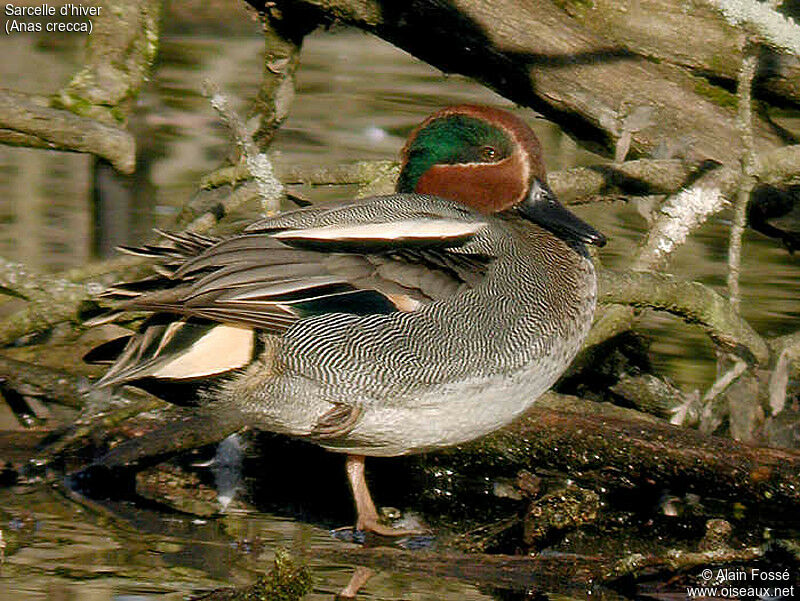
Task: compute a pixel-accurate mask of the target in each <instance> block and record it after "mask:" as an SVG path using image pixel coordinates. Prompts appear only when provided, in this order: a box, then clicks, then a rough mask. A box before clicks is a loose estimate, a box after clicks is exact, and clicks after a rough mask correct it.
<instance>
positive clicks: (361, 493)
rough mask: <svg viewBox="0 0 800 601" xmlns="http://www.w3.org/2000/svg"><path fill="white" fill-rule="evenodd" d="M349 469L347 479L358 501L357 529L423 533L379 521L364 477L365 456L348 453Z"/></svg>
mask: <svg viewBox="0 0 800 601" xmlns="http://www.w3.org/2000/svg"><path fill="white" fill-rule="evenodd" d="M345 469H346V470H347V480H348V481H349V482H350V490H352V491H353V499H354V500H355V502H356V514H357V516H358V517H357V519H356V530H363V531H365V532H373V533H375V534H378V535H380V536H409V535H412V534H423V533H424V530H401V529H395V528H391V527H390V526H384V525H383V524H381V523H379V519H378V518H379V516H378V510H377V509H375V503H373V502H372V497H371V496H370V494H369V489H368V488H367V481H366V479H365V478H364V456H363V455H348V456H347V460H346V462H345Z"/></svg>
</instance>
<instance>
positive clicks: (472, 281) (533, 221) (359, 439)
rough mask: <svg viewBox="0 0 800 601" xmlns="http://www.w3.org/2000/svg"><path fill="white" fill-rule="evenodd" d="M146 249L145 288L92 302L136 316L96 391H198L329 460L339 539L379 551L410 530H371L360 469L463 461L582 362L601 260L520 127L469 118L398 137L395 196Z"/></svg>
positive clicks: (476, 110)
mask: <svg viewBox="0 0 800 601" xmlns="http://www.w3.org/2000/svg"><path fill="white" fill-rule="evenodd" d="M162 234H163V235H164V236H166V238H167V239H168V243H166V244H164V245H162V246H155V245H153V246H149V247H145V248H143V249H134V251H135V252H139V253H140V254H146V255H148V256H151V257H155V258H157V259H158V261H157V263H156V273H155V274H154V275H151V276H149V277H148V278H145V280H140V281H138V282H132V283H128V284H119V285H116V286H114V287H113V288H111V289H110V290H109V291H108V293H107V296H109V297H110V298H115V299H116V300H117V301H118V302H119V303H120V305H119V308H120V309H121V310H123V311H145V312H147V314H148V315H149V317H148V318H147V319H146V321H145V322H144V323H143V325H142V326H141V328H140V330H139V331H138V333H136V334H134V335H132V336H130V337H129V338H128V339H127V341H126V343H125V345H124V348H123V349H122V351H121V353H120V354H119V355H118V357H116V359H115V361H114V362H113V364H112V365H111V367H110V368H109V369H108V371H107V372H106V373H105V375H104V376H102V378H100V380H99V381H98V382H97V383H96V386H97V387H112V386H119V385H122V384H137V383H138V384H142V383H145V382H149V383H152V382H166V383H181V382H183V383H192V384H196V385H197V386H196V388H195V390H196V397H197V398H196V403H197V404H198V405H200V406H202V407H204V408H206V409H207V410H209V411H212V412H227V414H236V415H237V416H239V418H240V419H241V423H246V424H247V425H248V426H249V427H252V428H255V429H260V430H267V431H271V432H276V433H281V434H285V435H288V436H292V437H296V438H300V439H304V440H307V441H311V442H313V443H316V444H317V445H320V446H322V447H323V448H325V449H327V450H329V451H332V452H336V453H342V454H344V455H345V456H346V459H345V472H346V475H347V479H348V482H349V485H350V489H351V492H352V496H353V500H354V504H355V511H356V522H355V528H356V529H357V530H359V531H364V532H367V533H373V534H375V535H379V536H398V535H406V534H408V533H409V532H408V531H406V530H401V529H396V528H392V527H391V526H389V525H385V524H383V523H382V522H381V520H380V517H379V513H378V511H377V509H376V505H375V503H374V501H373V499H372V497H371V494H370V492H369V488H368V485H367V482H366V476H365V458H366V457H391V456H398V455H405V454H411V453H425V452H430V451H435V450H437V449H442V448H445V447H450V446H454V445H459V444H462V443H465V442H468V441H471V440H474V439H477V438H479V437H481V436H484V435H487V434H489V433H491V432H493V431H495V430H497V429H499V428H502V427H503V426H505V425H507V424H509V423H510V422H511V421H513V420H514V419H515V418H517V417H518V416H520V415H521V414H522V413H524V412H525V411H526V409H528V408H529V407H530V406H531V405H532V404H533V403H534V402H535V401H536V399H537V398H538V397H539V396H541V395H542V394H543V393H544V392H545V391H547V390H548V389H549V388H550V387H551V386H553V384H554V383H555V382H556V380H557V379H558V378H559V376H560V375H561V374H562V373H563V372H564V371H565V370H566V368H567V367H568V365H569V364H570V362H571V361H572V359H573V358H574V357H575V355H576V354H577V352H578V351H579V349H580V348H581V345H582V344H583V341H584V339H585V337H586V335H587V333H588V331H589V328H590V326H591V323H592V319H593V314H594V310H595V302H596V297H597V280H596V275H595V269H594V267H593V264H592V260H591V258H590V254H589V252H588V250H587V245H596V246H602V245H604V244H605V242H606V239H605V237H604V236H603V234H602V233H600V232H599V231H598V230H596V229H595V228H594V227H592V226H591V225H590V224H588V223H586V222H585V221H583V220H582V219H580V218H579V217H578V216H576V215H575V214H574V213H572V212H570V211H569V210H567V209H566V208H565V207H564V206H563V205H562V204H561V203H560V202H559V201H558V199H557V198H556V196H555V194H554V193H553V191H552V190H551V189H550V187H549V186H548V185H547V178H546V172H545V167H544V162H543V151H542V146H541V143H540V142H539V140H538V138H537V137H536V135H535V134H534V132H533V130H532V129H531V128H530V127H529V126H528V125H527V124H526V123H525V121H523V120H522V119H521V118H519V117H517V116H515V115H514V114H512V113H510V112H508V111H505V110H502V109H498V108H493V107H488V106H479V105H458V106H452V107H448V108H444V109H442V110H439V111H437V112H435V113H433V114H432V115H430V116H429V117H427V118H426V119H425V120H424V121H423V122H422V123H420V124H419V125H418V126H417V127H416V128H415V129H414V130H413V131H412V132H411V134H410V136H409V138H408V140H407V141H406V143H405V145H404V147H403V149H402V152H401V169H400V175H399V178H398V181H397V186H396V192H395V193H394V194H388V195H383V196H374V197H370V198H364V199H359V200H346V201H342V202H332V203H325V204H320V205H312V206H307V207H302V208H299V209H297V210H291V211H288V212H285V213H282V214H279V215H277V216H272V217H266V218H263V219H259V220H257V221H255V222H254V223H251V224H250V225H248V226H247V227H245V228H244V230H243V231H241V233H239V234H237V235H234V236H231V237H228V238H224V239H218V238H213V237H208V236H201V235H198V234H193V233H190V232H188V233H182V234H169V233H163V232H162ZM129 250H132V249H129ZM167 400H169V399H167Z"/></svg>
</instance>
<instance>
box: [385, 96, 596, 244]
mask: <svg viewBox="0 0 800 601" xmlns="http://www.w3.org/2000/svg"><path fill="white" fill-rule="evenodd" d="M401 159H402V165H401V171H400V177H399V179H398V182H397V191H398V192H418V193H420V194H433V195H436V196H442V197H444V198H449V199H451V200H456V201H458V202H460V203H462V204H465V205H467V206H469V207H471V208H473V209H475V210H477V211H479V212H481V213H485V214H490V213H500V212H504V211H515V212H517V213H518V214H520V215H521V216H523V217H525V218H526V219H529V220H530V221H533V222H534V223H537V224H538V225H540V226H542V227H543V228H545V229H547V230H549V231H551V232H552V233H554V234H556V235H557V236H559V237H561V238H563V239H565V240H567V241H578V242H583V243H588V244H595V245H597V246H603V245H604V244H605V242H606V239H605V236H603V234H601V233H600V232H598V231H597V230H596V229H594V228H593V227H592V226H591V225H589V224H588V223H586V222H585V221H583V220H582V219H580V218H578V217H577V216H576V215H574V214H573V213H571V212H570V211H568V210H567V209H565V208H564V206H563V205H562V204H561V203H560V202H559V201H558V199H557V198H556V196H555V194H553V192H552V190H550V188H549V186H548V185H547V177H546V173H545V168H544V163H543V161H542V146H541V144H540V143H539V139H538V138H537V137H536V134H534V133H533V130H531V128H530V127H528V125H527V124H526V123H525V122H524V121H522V120H521V119H519V118H518V117H516V116H515V115H512V114H511V113H508V112H506V111H503V110H500V109H496V108H491V107H487V106H476V105H459V106H453V107H449V108H445V109H442V110H440V111H438V112H436V113H434V114H432V115H431V116H430V117H428V118H427V119H425V120H424V121H423V122H422V123H421V124H420V125H419V126H417V128H416V129H415V130H414V131H413V132H411V135H410V137H409V139H408V141H407V142H406V145H405V146H404V147H403V150H402V154H401Z"/></svg>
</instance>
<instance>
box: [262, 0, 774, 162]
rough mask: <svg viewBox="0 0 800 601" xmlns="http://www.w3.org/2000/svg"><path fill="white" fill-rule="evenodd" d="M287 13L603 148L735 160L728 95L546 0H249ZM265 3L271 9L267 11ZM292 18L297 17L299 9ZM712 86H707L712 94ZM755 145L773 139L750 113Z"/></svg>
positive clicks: (737, 145) (737, 138)
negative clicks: (476, 84) (457, 80)
mask: <svg viewBox="0 0 800 601" xmlns="http://www.w3.org/2000/svg"><path fill="white" fill-rule="evenodd" d="M251 4H253V5H254V6H255V7H256V8H259V9H261V10H263V9H264V8H265V4H268V5H269V6H270V7H274V8H277V9H278V10H280V11H281V12H282V13H283V14H285V15H287V16H291V15H292V14H297V13H298V12H301V11H302V14H303V15H307V14H308V13H307V11H308V10H309V9H316V11H317V15H316V16H315V18H317V19H319V20H320V21H323V22H336V23H344V24H348V25H353V26H356V27H359V28H361V29H364V30H366V31H369V32H372V33H375V34H377V35H379V36H381V37H383V38H384V39H386V40H388V41H390V42H392V43H393V44H395V45H397V46H399V47H400V48H403V49H404V50H406V51H408V52H410V53H412V54H414V55H415V56H418V57H419V58H421V59H422V60H425V61H426V62H428V63H430V64H431V65H433V66H435V67H437V68H439V69H442V70H443V71H446V72H458V73H462V74H465V75H468V76H470V77H474V78H475V79H477V80H478V81H481V82H483V83H485V84H486V85H488V86H489V87H492V88H493V89H495V90H497V91H498V92H499V93H501V94H503V95H504V96H506V97H508V98H510V99H512V100H514V101H515V102H519V103H521V104H525V105H528V106H532V107H533V108H535V109H537V110H540V111H541V112H542V113H544V114H545V115H546V116H548V117H549V118H552V119H553V120H555V121H557V122H558V123H559V124H560V125H562V126H563V127H565V128H566V129H568V130H570V131H572V132H573V133H574V134H576V135H578V136H579V137H583V138H584V139H589V140H594V141H595V142H596V141H597V140H598V139H599V140H601V141H602V142H604V143H605V145H606V149H607V150H609V149H610V148H612V147H614V146H616V145H617V144H618V143H623V144H627V141H626V140H627V139H628V138H629V139H630V144H631V149H632V150H633V151H634V153H636V154H640V155H653V154H656V153H661V152H667V153H670V154H673V155H674V154H684V155H686V156H688V157H690V158H695V159H715V160H718V161H720V162H729V163H730V162H734V161H736V160H737V159H738V157H739V156H740V154H741V141H740V135H739V132H738V131H737V129H736V125H735V120H734V111H733V108H732V107H733V106H734V105H735V98H734V97H733V96H732V95H731V94H729V93H727V92H725V91H724V90H722V89H721V88H716V87H714V86H710V88H711V89H710V90H703V89H702V87H701V86H699V85H698V80H697V78H695V77H693V76H692V75H690V74H689V73H687V72H686V71H684V70H682V69H680V68H677V67H673V66H669V65H666V64H654V63H652V62H650V61H648V60H646V59H644V58H642V57H640V56H637V55H635V54H633V53H631V52H630V51H628V50H626V49H625V48H623V47H621V46H620V45H618V44H615V43H613V42H609V41H608V40H606V39H604V38H601V37H599V36H597V35H595V34H593V33H591V32H589V31H588V30H586V29H585V28H583V27H581V26H580V25H579V24H578V23H577V22H575V21H574V20H573V19H571V18H570V17H569V16H568V15H567V14H566V13H565V12H564V11H563V10H561V9H560V8H558V7H557V6H556V5H555V4H553V3H550V2H537V3H536V4H530V3H528V2H524V1H522V0H501V1H499V2H498V1H490V0H458V1H456V2H452V3H441V2H435V1H434V0H415V1H414V2H407V3H400V4H398V3H389V2H381V1H380V0H367V1H366V2H362V1H356V0H279V1H276V2H270V3H264V2H260V1H255V0H251ZM274 8H273V9H274ZM298 18H301V17H300V16H298ZM712 92H713V93H712ZM755 138H756V147H757V149H759V150H764V149H767V148H772V147H775V146H777V145H779V144H780V140H779V138H778V136H777V135H776V134H775V133H773V131H772V130H771V127H770V126H769V125H768V124H767V123H765V122H764V121H763V120H761V121H760V120H756V124H755Z"/></svg>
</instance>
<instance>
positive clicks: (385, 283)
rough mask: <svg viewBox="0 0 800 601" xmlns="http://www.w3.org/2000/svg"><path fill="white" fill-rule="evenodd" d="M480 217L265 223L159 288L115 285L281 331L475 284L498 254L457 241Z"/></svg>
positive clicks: (410, 303) (147, 300) (163, 307)
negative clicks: (267, 226) (467, 248)
mask: <svg viewBox="0 0 800 601" xmlns="http://www.w3.org/2000/svg"><path fill="white" fill-rule="evenodd" d="M483 226H484V224H483V223H482V222H480V221H471V222H461V221H458V220H456V219H451V218H440V219H434V218H431V217H427V216H426V217H425V218H423V219H417V220H416V221H414V220H412V219H405V220H402V221H401V222H399V223H366V224H360V223H356V224H347V225H346V226H341V227H338V226H323V227H308V228H285V229H280V230H277V231H276V230H274V229H273V230H262V231H263V232H264V233H246V234H243V235H241V236H237V237H234V238H231V239H229V240H225V241H221V242H219V243H217V244H214V245H213V246H210V247H208V248H205V249H204V250H202V251H201V252H199V253H198V254H197V255H196V256H193V257H189V258H187V259H186V260H185V261H184V262H183V264H181V265H180V266H179V267H177V269H175V271H174V273H173V275H172V280H171V281H170V283H169V285H168V286H163V287H162V289H161V290H153V287H154V286H155V284H156V283H157V282H156V280H144V281H140V282H138V283H136V285H135V286H127V287H118V288H117V290H118V291H122V290H124V292H125V294H127V295H128V298H127V299H126V300H125V302H124V305H123V306H124V307H125V308H128V309H139V310H150V311H169V312H174V313H177V314H181V315H185V316H196V317H203V318H206V319H212V320H217V321H221V322H226V323H233V324H241V325H245V326H248V327H255V328H259V329H264V330H266V331H268V332H271V333H275V334H280V333H282V332H284V331H285V330H286V329H287V328H288V327H290V326H291V325H292V323H294V322H295V321H297V320H298V319H302V318H304V317H308V316H311V315H319V314H323V313H333V312H336V313H340V312H344V313H355V314H359V315H366V314H370V313H390V312H394V311H397V310H413V309H414V308H417V307H419V306H420V305H421V304H425V303H428V302H431V301H434V300H438V299H442V298H446V297H448V296H451V295H453V294H456V293H457V292H458V291H460V290H463V289H465V288H470V287H474V286H476V285H477V284H478V283H479V282H480V281H481V280H482V279H483V277H484V275H485V273H486V269H487V267H488V265H489V264H490V263H491V261H492V260H493V257H490V256H486V255H479V254H469V253H463V252H462V253H455V252H452V251H451V250H450V247H455V248H458V247H460V246H462V245H463V244H465V243H466V242H468V241H469V240H470V239H472V237H474V235H475V234H476V233H477V232H479V231H480V230H481V228H482V227H483ZM390 241H391V242H390ZM345 248H347V249H350V252H343V249H345ZM387 248H391V250H385V249H387ZM356 251H357V252H356ZM137 293H138V295H137ZM134 295H136V296H134Z"/></svg>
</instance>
